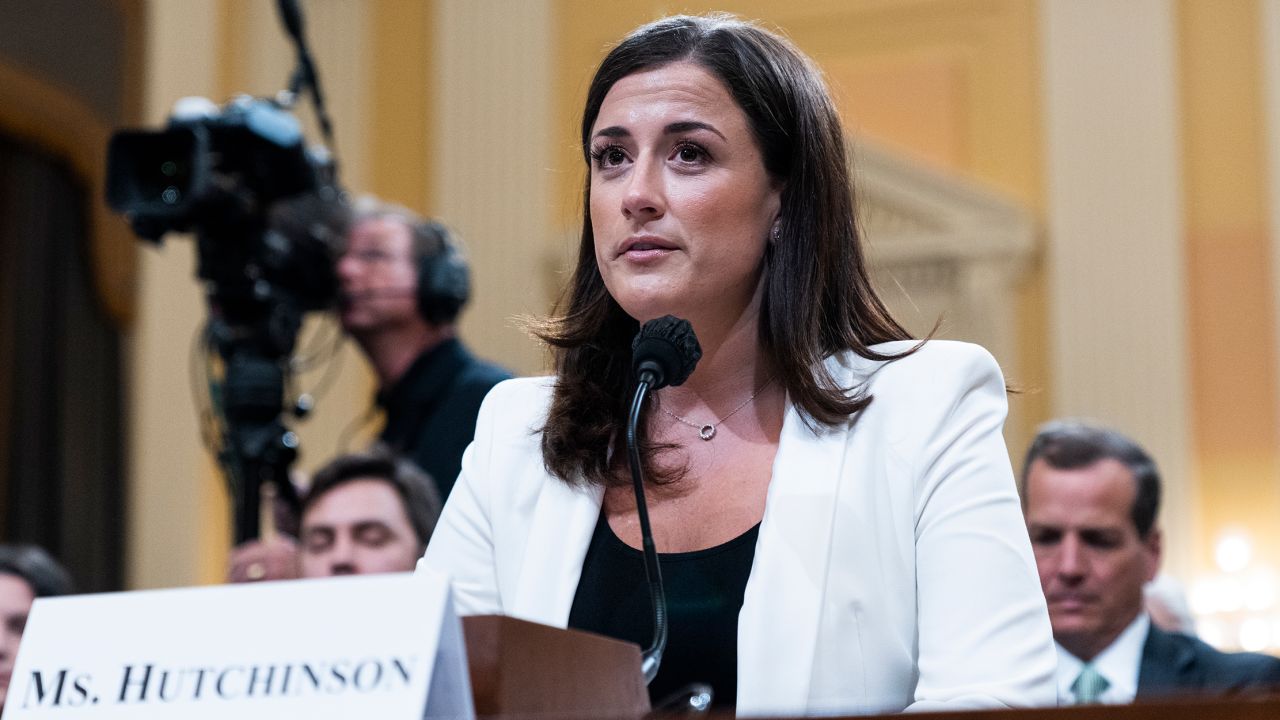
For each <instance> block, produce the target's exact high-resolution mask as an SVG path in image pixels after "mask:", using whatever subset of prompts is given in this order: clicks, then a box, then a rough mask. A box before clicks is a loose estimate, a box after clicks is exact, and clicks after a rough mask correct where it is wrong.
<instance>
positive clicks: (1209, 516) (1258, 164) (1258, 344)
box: [1179, 0, 1280, 565]
mask: <svg viewBox="0 0 1280 720" xmlns="http://www.w3.org/2000/svg"><path fill="white" fill-rule="evenodd" d="M1179 12H1180V18H1179V31H1180V35H1181V71H1182V76H1183V112H1184V118H1183V134H1184V142H1185V147H1184V153H1185V160H1184V163H1185V164H1184V167H1185V175H1186V179H1185V188H1186V218H1187V222H1186V227H1187V233H1188V234H1187V241H1186V253H1187V255H1186V257H1187V281H1188V285H1189V287H1188V289H1187V290H1188V298H1189V304H1190V322H1191V333H1190V337H1191V344H1192V347H1191V348H1190V357H1191V370H1192V378H1193V381H1192V384H1193V388H1194V389H1193V395H1192V404H1193V408H1194V415H1193V427H1194V435H1195V443H1196V453H1197V456H1198V465H1199V477H1198V480H1199V488H1200V490H1199V505H1200V511H1201V518H1202V521H1203V522H1202V532H1203V535H1202V537H1201V538H1200V542H1199V546H1200V548H1201V550H1202V552H1203V553H1204V554H1205V556H1207V555H1208V550H1209V548H1210V547H1211V546H1212V544H1213V542H1214V539H1215V538H1216V537H1217V536H1218V535H1219V533H1221V532H1222V531H1223V530H1224V529H1225V528H1228V527H1231V526H1243V527H1245V528H1247V529H1248V530H1249V532H1250V533H1252V534H1253V536H1254V539H1255V544H1256V546H1257V547H1258V548H1259V550H1260V555H1261V557H1262V558H1263V559H1265V560H1266V561H1268V562H1270V563H1272V564H1273V565H1274V564H1276V563H1278V562H1280V530H1278V528H1280V523H1277V518H1280V482H1277V479H1278V478H1280V455H1278V454H1277V448H1276V438H1277V437H1280V419H1278V418H1277V416H1276V407H1277V394H1276V393H1277V382H1276V376H1275V374H1276V373H1275V368H1276V358H1275V350H1274V348H1275V342H1276V338H1275V332H1276V330H1275V317H1274V313H1273V310H1272V297H1273V294H1272V289H1271V283H1272V278H1271V271H1270V257H1271V249H1270V241H1269V239H1268V232H1267V227H1268V216H1267V212H1268V210H1267V201H1266V193H1267V184H1266V166H1265V161H1266V160H1265V159H1266V145H1265V138H1264V131H1263V118H1264V117H1265V116H1264V110H1263V98H1262V85H1261V77H1260V70H1261V65H1260V62H1259V58H1260V57H1261V48H1260V38H1259V35H1258V33H1257V31H1256V28H1257V27H1258V25H1259V22H1260V18H1259V16H1258V7H1257V4H1256V3H1254V2H1246V1H1244V0H1233V1H1230V2H1221V1H1219V0H1186V1H1184V2H1182V3H1181V4H1180V5H1179ZM1202 563H1203V559H1202Z"/></svg>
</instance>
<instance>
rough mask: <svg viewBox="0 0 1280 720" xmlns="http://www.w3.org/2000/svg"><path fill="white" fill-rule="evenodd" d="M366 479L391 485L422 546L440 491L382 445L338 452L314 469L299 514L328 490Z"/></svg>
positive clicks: (430, 529) (435, 516) (433, 520)
mask: <svg viewBox="0 0 1280 720" xmlns="http://www.w3.org/2000/svg"><path fill="white" fill-rule="evenodd" d="M366 479H373V480H381V481H383V482H385V483H387V484H388V485H390V486H391V487H392V488H394V489H395V491H396V494H398V495H399V496H400V502H401V503H402V504H403V505H404V511H405V514H406V515H408V516H409V524H410V525H412V526H413V532H414V534H415V535H417V537H418V543H419V544H420V545H422V547H423V548H424V549H425V548H426V546H427V541H429V540H430V539H431V533H432V532H433V531H435V528H436V520H437V519H439V517H440V505H441V503H440V493H439V491H438V490H436V484H435V481H433V480H432V479H431V476H429V475H427V473H426V472H425V471H423V470H422V469H421V468H419V467H418V466H417V465H415V464H414V463H413V462H412V461H410V460H407V459H405V458H403V457H400V456H398V455H396V454H395V453H393V452H391V451H390V450H388V449H387V448H385V447H383V446H375V447H374V448H372V449H370V450H368V451H366V452H361V453H350V454H347V455H339V456H338V457H336V458H334V459H333V460H330V461H329V462H328V463H327V464H325V466H324V467H322V468H320V469H319V470H317V471H316V473H315V475H314V476H313V477H312V479H311V487H310V488H309V489H308V490H307V495H306V497H305V498H304V499H303V501H302V516H303V517H304V518H305V517H306V514H307V511H308V510H309V509H311V506H313V505H315V504H316V502H317V501H318V500H319V499H320V498H321V497H322V496H323V495H324V494H325V493H327V492H329V491H330V490H332V489H334V488H336V487H338V486H340V485H344V484H346V483H348V482H351V481H353V480H366Z"/></svg>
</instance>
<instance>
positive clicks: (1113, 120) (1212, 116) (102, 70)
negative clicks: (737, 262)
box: [0, 0, 1280, 651]
mask: <svg viewBox="0 0 1280 720" xmlns="http://www.w3.org/2000/svg"><path fill="white" fill-rule="evenodd" d="M301 4H302V8H303V10H304V12H305V15H306V32H307V35H308V37H309V40H310V42H311V45H312V48H313V51H314V54H315V56H316V61H317V66H318V70H319V74H320V78H321V80H322V82H323V86H324V89H325V92H326V95H327V99H328V105H329V109H330V113H331V115H332V117H333V124H334V128H335V131H336V140H335V143H334V147H333V148H332V149H333V150H334V151H335V152H336V154H337V156H338V158H339V162H340V172H341V179H342V182H343V183H344V184H345V185H346V186H347V187H348V188H350V189H351V190H353V191H355V192H370V193H375V194H378V195H381V196H383V197H385V198H387V199H390V200H393V201H396V202H399V203H402V204H404V205H406V206H409V207H410V208H413V209H415V210H418V211H420V212H423V213H427V214H430V215H434V216H437V217H440V218H442V219H443V220H444V221H445V222H446V223H447V224H449V225H450V226H452V227H453V228H455V229H456V230H457V231H458V232H459V233H460V234H461V236H462V238H463V240H464V242H465V246H466V251H467V254H468V255H469V257H470V260H471V263H472V266H473V272H474V277H475V294H474V300H473V302H472V303H471V306H470V308H469V310H468V311H467V312H466V314H465V315H464V320H463V334H464V335H465V336H466V337H467V338H468V340H469V343H470V344H471V345H472V347H474V348H475V349H476V350H477V352H478V353H479V354H481V355H483V356H485V357H488V358H492V359H494V360H496V361H498V362H501V363H503V364H504V365H506V366H508V367H511V368H514V369H516V370H517V371H519V372H522V373H526V374H530V373H538V372H541V371H543V369H544V364H545V356H544V354H543V352H542V350H541V349H540V348H539V347H538V346H537V345H536V344H535V343H533V342H532V341H531V340H530V339H529V338H528V337H527V336H526V335H525V334H524V332H523V331H522V330H521V329H520V325H519V324H518V323H517V322H516V321H514V319H513V318H514V317H515V316H518V315H522V314H531V313H532V314H538V313H543V312H545V311H547V310H548V309H549V307H550V305H551V303H552V301H553V300H554V298H555V296H556V292H557V289H558V287H559V284H560V282H561V281H562V279H563V278H564V277H565V274H564V271H565V268H566V267H567V259H568V258H569V257H570V256H571V254H572V252H573V251H574V248H575V247H576V237H577V233H578V230H579V228H578V226H577V220H578V218H579V215H580V210H581V184H582V180H583V177H584V165H583V162H582V160H581V153H580V149H579V148H578V146H577V133H578V128H577V122H578V112H579V109H580V106H581V103H582V100H583V96H584V93H585V89H586V85H587V82H588V80H589V78H590V74H591V72H592V71H593V69H594V66H595V64H596V63H597V62H598V61H599V59H600V58H601V57H602V55H603V52H604V50H605V49H606V48H607V47H608V45H609V44H610V43H611V42H613V41H616V40H617V39H618V38H620V37H621V36H622V35H623V34H624V33H625V32H627V31H628V30H630V29H631V28H633V27H635V26H636V25H638V24H640V23H642V22H646V21H648V20H651V19H654V18H656V17H659V16H661V15H664V14H670V13H676V12H690V13H700V12H706V11H709V10H726V11H730V12H734V13H738V14H741V15H743V16H746V17H749V18H754V19H758V20H760V21H762V22H763V23H765V24H766V25H768V26H771V27H775V28H778V29H781V30H782V31H783V32H784V33H785V34H786V35H788V36H789V37H791V38H792V39H793V40H794V41H795V42H796V43H797V44H798V45H799V46H800V47H801V48H802V49H803V50H805V51H806V52H807V53H809V54H810V55H811V56H812V57H814V58H815V59H816V60H817V62H818V63H819V64H820V65H821V67H822V68H823V69H824V70H825V72H826V74H827V77H828V80H829V82H830V84H831V86H832V89H833V92H834V94H835V96H836V97H837V99H838V102H839V105H840V110H841V112H842V114H843V116H844V119H845V122H846V126H847V129H848V131H849V133H850V137H851V140H852V148H853V151H852V157H851V163H852V167H853V169H854V172H855V175H856V177H857V182H858V192H859V193H860V197H859V201H860V203H861V207H862V222H863V226H864V229H865V231H866V236H867V241H868V243H869V244H870V246H871V254H872V257H873V258H874V260H875V263H876V271H875V272H876V278H877V280H878V282H879V284H880V286H881V287H882V289H883V291H884V292H885V294H886V296H887V297H888V298H889V300H890V302H891V303H892V305H893V307H894V308H895V310H896V311H897V312H898V313H899V314H900V315H901V316H902V319H903V320H904V321H905V322H906V323H907V324H908V325H909V326H910V327H912V328H913V329H914V330H916V331H917V332H921V333H925V332H928V330H929V329H930V328H932V327H933V325H934V323H935V322H936V321H938V320H939V319H941V322H942V324H941V326H940V330H939V335H940V336H942V337H954V338H962V339H968V340H973V341H977V342H981V343H982V344H984V345H985V346H987V347H988V348H989V349H990V350H991V351H992V352H993V353H994V354H995V355H996V357H997V359H998V360H999V361H1000V363H1001V365H1002V366H1003V368H1004V371H1005V374H1006V376H1007V377H1008V379H1009V380H1010V382H1011V383H1012V384H1013V385H1014V386H1015V387H1016V388H1018V390H1019V392H1018V393H1017V394H1015V395H1013V396H1011V414H1010V420H1009V423H1008V426H1007V430H1006V438H1007V440H1008V443H1009V449H1010V456H1011V460H1012V462H1013V464H1014V466H1015V468H1017V467H1019V466H1020V464H1021V458H1022V453H1023V450H1024V449H1025V447H1026V444H1027V442H1028V441H1029V440H1030V438H1031V437H1032V436H1033V434H1034V431H1035V428H1036V426H1037V425H1038V424H1039V423H1041V422H1043V421H1045V420H1048V419H1050V418H1054V417H1062V416H1080V417H1088V418H1093V419H1096V420H1100V421H1102V422H1104V423H1106V424H1109V425H1111V426H1113V427H1115V428H1117V429H1119V430H1121V431H1122V432H1125V433H1127V434H1129V435H1131V436H1133V437H1134V438H1136V439H1137V440H1138V441H1139V442H1140V443H1142V444H1143V445H1145V446H1146V447H1147V448H1148V449H1149V450H1150V451H1151V452H1152V454H1153V455H1154V456H1155V458H1156V460H1157V462H1158V463H1159V465H1160V467H1161V469H1162V471H1163V474H1164V477H1165V482H1166V501H1165V504H1164V508H1163V511H1162V525H1163V527H1164V529H1165V533H1166V562H1165V570H1166V572H1167V573H1168V574H1170V575H1171V576H1173V577H1174V578H1176V579H1177V580H1179V581H1181V583H1182V584H1183V585H1184V586H1185V587H1186V588H1187V589H1188V592H1189V594H1190V598H1191V603H1192V609H1193V611H1194V612H1195V614H1196V615H1197V618H1198V620H1199V621H1200V631H1201V634H1202V636H1204V637H1205V638H1206V639H1207V640H1210V641H1211V642H1215V643H1216V644H1219V645H1220V646H1223V647H1244V648H1247V649H1267V648H1270V649H1272V650H1273V651H1274V650H1275V649H1277V648H1280V579H1278V578H1280V575H1278V574H1277V568H1280V348H1278V347H1277V343H1278V342H1280V335H1278V333H1277V327H1276V318H1277V316H1278V314H1280V283H1277V273H1278V272H1280V0H1120V1H1116V0H786V1H781V0H779V1H767V0H736V1H734V0H724V1H723V2H719V3H716V4H714V5H713V4H710V3H700V2H684V3H682V2H654V1H652V0H610V1H609V2H602V1H599V0H303V1H302V3H301ZM294 59H295V57H294V51H293V49H292V48H291V46H289V45H288V44H287V42H286V41H285V36H284V34H283V32H282V30H281V28H280V23H279V20H278V19H277V16H276V7H275V3H274V2H271V1H270V0H149V1H148V0H0V508H2V509H3V511H2V512H0V540H5V541H9V540H22V541H30V542H37V543H40V544H43V545H44V546H45V547H47V548H49V549H50V550H52V551H53V552H54V554H55V555H58V556H60V557H61V558H63V559H64V560H66V562H67V564H68V565H69V566H70V567H71V568H72V570H73V572H74V573H75V574H76V576H77V578H78V579H79V581H80V583H81V585H82V586H84V587H85V588H86V589H90V590H114V589H136V588H151V587H168V586H178V585H191V584H202V583H212V582H219V581H221V580H222V578H223V575H224V572H225V566H226V553H227V548H228V546H229V543H230V514H229V510H228V503H227V497H226V495H227V493H226V490H225V487H224V484H223V482H222V480H221V476H220V474H219V472H218V470H217V466H216V464H215V463H214V462H213V460H212V458H211V457H210V456H209V454H208V453H207V452H206V451H205V450H204V448H203V445H202V443H201V427H200V426H201V419H200V417H199V413H200V410H199V408H198V406H197V402H196V400H195V399H194V398H195V397H196V393H195V392H193V386H195V387H198V385H199V383H200V382H201V379H200V378H199V377H198V376H193V372H192V369H191V355H192V346H193V338H194V336H195V334H196V332H197V329H198V328H199V326H200V325H201V323H202V322H203V318H204V313H205V310H204V305H203V300H202V295H201V288H200V286H199V284H198V283H197V281H196V280H195V277H194V272H195V257H194V245H193V243H192V242H190V240H189V239H188V238H181V237H170V238H168V240H167V242H165V243H164V244H163V246H161V247H154V246H150V245H144V244H142V243H140V242H139V241H138V240H137V239H136V238H135V237H134V236H133V235H132V233H131V232H130V230H129V228H128V226H127V224H126V223H125V222H124V221H123V220H122V219H121V218H120V217H118V216H116V215H114V214H112V213H110V212H109V211H108V210H107V209H106V207H105V205H104V203H103V200H102V198H103V185H104V173H105V157H106V156H105V147H106V142H107V139H108V137H109V136H110V134H111V133H112V132H113V131H114V130H116V129H118V128H120V127H152V128H158V127H160V126H161V125H162V124H163V123H164V121H165V120H166V118H167V117H168V115H169V113H170V111H171V109H172V107H173V105H174V103H175V101H177V100H178V99H180V98H183V97H186V96H203V97H207V98H210V99H212V100H213V101H214V102H217V103H222V102H224V101H226V100H227V99H229V98H231V97H233V96H234V95H236V94H239V93H249V94H253V95H272V94H274V93H276V92H277V91H279V90H280V89H281V88H283V87H284V86H285V85H286V83H287V80H288V76H289V73H290V72H291V71H292V68H293V64H294ZM298 112H299V115H300V116H301V117H302V119H303V120H304V124H306V125H307V127H308V134H309V137H310V138H312V139H318V138H319V135H318V134H317V133H316V132H315V123H314V118H313V117H312V116H311V113H310V110H309V108H308V107H306V106H303V105H300V106H299V111H298ZM309 324H310V326H311V327H309V329H308V331H307V338H310V340H307V339H306V338H304V345H305V346H306V348H307V349H309V350H314V352H315V354H316V355H317V357H318V358H319V359H320V360H321V362H319V363H318V364H317V367H316V369H315V370H313V371H311V372H308V373H307V374H305V375H304V376H303V379H302V382H301V383H300V385H301V389H302V390H315V391H316V394H317V409H316V411H315V412H314V413H313V414H312V417H310V418H308V419H307V420H306V421H304V422H300V423H297V425H296V427H297V429H298V431H299V434H300V435H301V437H302V456H301V458H300V461H299V463H298V466H299V467H300V468H302V469H309V468H312V467H315V466H316V465H318V464H319V463H321V462H323V461H324V460H325V459H327V458H329V457H331V456H332V455H334V454H335V453H337V452H340V451H342V450H344V449H352V448H354V447H357V446H359V445H361V444H363V442H364V441H365V440H366V439H367V438H369V437H371V436H372V435H374V434H375V433H376V431H377V429H378V428H377V425H376V422H375V423H370V422H367V421H366V416H367V415H368V410H369V408H370V405H371V401H372V398H373V392H374V383H373V380H372V377H371V375H370V374H369V373H368V371H367V369H366V367H365V366H364V364H363V361H362V360H361V358H360V357H359V355H358V353H357V352H356V351H355V349H354V346H352V345H351V344H346V345H340V346H337V348H336V349H335V348H334V344H333V343H331V342H330V339H331V338H332V337H333V333H334V332H335V328H334V326H333V321H332V319H330V318H326V317H324V316H319V315H318V316H316V317H314V318H312V319H311V320H310V321H309Z"/></svg>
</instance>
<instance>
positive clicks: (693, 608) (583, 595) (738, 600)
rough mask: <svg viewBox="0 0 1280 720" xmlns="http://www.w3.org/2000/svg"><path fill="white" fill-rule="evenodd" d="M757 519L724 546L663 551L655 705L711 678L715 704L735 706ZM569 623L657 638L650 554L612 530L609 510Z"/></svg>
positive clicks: (647, 640) (643, 641)
mask: <svg viewBox="0 0 1280 720" xmlns="http://www.w3.org/2000/svg"><path fill="white" fill-rule="evenodd" d="M759 531H760V526H759V525H758V524H757V525H756V526H755V527H753V528H751V529H750V530H748V531H747V532H745V533H743V534H742V535H739V536H738V537H736V538H734V539H732V540H730V541H729V542H727V543H724V544H723V545H717V546H716V547H713V548H708V549H706V550H697V551H694V552H687V553H661V554H659V555H658V561H659V565H660V566H661V568H662V581H663V584H664V585H665V586H666V593H667V629H668V638H669V639H668V641H667V649H666V653H665V654H664V656H663V659H662V665H660V666H659V668H658V675H657V677H655V678H654V679H653V682H652V683H650V684H649V697H650V699H651V701H652V702H653V703H655V705H656V704H657V703H660V702H662V701H663V700H665V699H666V698H667V697H669V696H670V695H671V694H673V693H675V692H677V691H679V690H681V689H683V688H684V687H685V686H686V685H688V684H690V683H695V682H699V683H707V684H708V685H710V686H711V688H712V690H713V691H714V693H715V699H714V701H713V707H715V708H718V709H724V708H732V707H733V706H734V703H735V701H736V699H737V695H738V611H739V610H741V609H742V597H743V594H744V592H745V591H746V589H747V577H748V576H749V575H750V574H751V563H752V561H753V560H754V559H755V552H756V536H757V535H758V534H759ZM569 627H571V628H577V629H579V630H590V631H591V632H596V633H600V634H601V635H608V636H609V637H614V638H618V639H620V640H627V641H629V642H633V643H636V644H637V645H639V646H640V647H641V648H642V649H643V648H648V647H649V646H650V645H651V644H652V643H653V606H652V605H651V604H650V602H649V589H648V583H647V582H646V580H645V575H644V553H643V552H641V551H639V550H636V549H635V548H633V547H631V546H629V545H627V544H626V543H624V542H622V540H620V539H619V538H618V536H617V535H615V534H614V533H613V529H612V528H610V527H609V521H608V519H607V518H606V517H605V515H604V513H600V520H599V522H597V523H596V530H595V533H594V534H593V535H592V536H591V545H590V547H588V548H587V557H586V560H584V561H583V563H582V578H581V579H580V580H579V581H578V592H577V594H576V595H574V598H573V608H572V609H571V610H570V611H569Z"/></svg>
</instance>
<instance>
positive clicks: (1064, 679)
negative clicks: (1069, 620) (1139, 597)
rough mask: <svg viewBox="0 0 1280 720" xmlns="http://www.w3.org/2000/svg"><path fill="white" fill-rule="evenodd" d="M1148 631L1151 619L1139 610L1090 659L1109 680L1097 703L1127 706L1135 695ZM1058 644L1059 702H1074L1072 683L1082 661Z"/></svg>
mask: <svg viewBox="0 0 1280 720" xmlns="http://www.w3.org/2000/svg"><path fill="white" fill-rule="evenodd" d="M1150 630H1151V618H1150V617H1148V616H1147V614H1146V613H1145V612H1144V613H1139V614H1138V617H1136V618H1134V620H1133V622H1131V623H1129V627H1127V628H1125V629H1124V632H1122V633H1120V635H1119V636H1118V637H1116V639H1115V642H1113V643H1111V644H1110V645H1108V646H1107V647H1106V649H1104V650H1103V651H1102V652H1100V653H1098V656H1097V657H1095V658H1094V659H1093V663H1092V664H1093V668H1094V670H1097V671H1098V673H1099V674H1100V675H1102V677H1104V678H1106V679H1107V682H1108V683H1110V684H1109V685H1107V689H1106V690H1104V691H1103V692H1102V695H1101V696H1099V698H1098V702H1100V703H1102V704H1103V705H1128V704H1129V703H1131V702H1133V699H1134V697H1136V696H1137V694H1138V671H1139V669H1140V668H1141V665H1142V646H1143V645H1146V643H1147V633H1148V632H1149V631H1150ZM1054 645H1057V647H1058V704H1059V705H1073V704H1075V694H1074V693H1072V692H1071V685H1072V684H1073V683H1075V681H1076V677H1078V676H1079V675H1080V670H1081V668H1083V667H1084V661H1083V660H1081V659H1080V658H1078V657H1076V656H1075V655H1072V654H1071V653H1070V652H1068V651H1067V649H1066V648H1064V647H1062V646H1061V645H1058V644H1057V643H1054Z"/></svg>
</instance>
